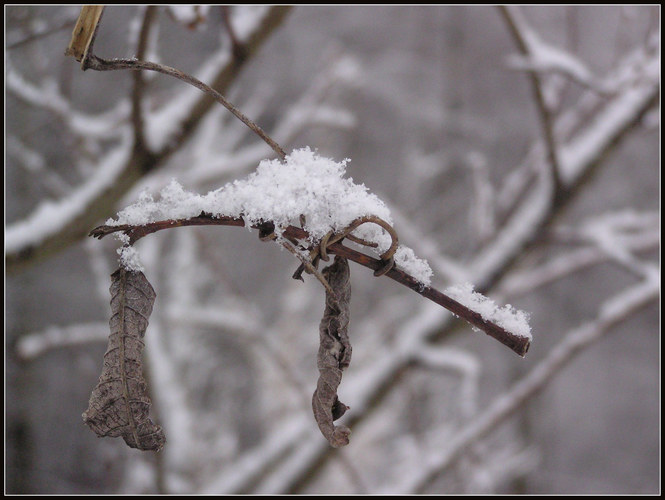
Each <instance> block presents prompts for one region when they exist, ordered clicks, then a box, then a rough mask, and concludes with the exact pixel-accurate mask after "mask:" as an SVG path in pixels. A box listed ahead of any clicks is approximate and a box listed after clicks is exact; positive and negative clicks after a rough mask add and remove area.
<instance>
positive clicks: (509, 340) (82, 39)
mask: <svg viewBox="0 0 665 500" xmlns="http://www.w3.org/2000/svg"><path fill="white" fill-rule="evenodd" d="M87 9H93V8H92V7H84V8H83V9H82V10H81V19H85V18H86V16H90V15H91V12H92V14H94V15H96V17H93V20H94V24H93V25H90V23H88V24H87V25H85V26H86V29H83V28H82V29H81V30H79V31H77V30H75V31H74V34H73V36H72V41H71V42H70V48H68V50H67V54H68V55H73V56H74V57H76V59H77V60H79V61H80V62H81V68H82V69H83V70H86V69H93V70H97V71H113V70H120V69H131V70H148V71H156V72H158V73H163V74H165V75H168V76H172V77H174V78H177V79H179V80H182V81H183V82H185V83H188V84H190V85H192V86H194V87H196V88H197V89H199V90H201V91H202V92H204V93H205V94H207V95H209V96H211V97H213V98H214V99H215V100H216V101H217V102H219V103H220V104H222V105H223V106H224V107H225V108H226V109H228V110H229V111H230V112H231V113H232V114H233V115H234V116H235V117H236V118H238V119H239V120H240V121H242V122H243V123H244V124H245V125H247V127H249V129H250V130H252V131H253V132H254V133H255V134H256V135H258V136H259V137H260V138H261V139H263V140H264V141H265V142H266V143H267V144H268V145H269V146H270V147H271V148H272V149H273V151H275V153H277V156H278V157H279V158H280V159H281V160H284V159H285V158H286V154H285V153H284V150H283V149H282V147H281V146H280V145H279V144H277V143H276V142H275V141H274V140H273V139H272V138H271V137H269V136H268V134H266V133H265V132H264V131H263V130H262V129H261V128H260V127H259V126H258V125H256V124H255V123H254V122H253V121H252V120H250V119H249V118H248V117H247V116H245V115H244V114H243V113H242V112H241V111H240V110H238V109H237V108H236V107H235V106H234V105H233V104H231V103H230V102H229V101H228V100H227V99H226V98H225V97H224V96H223V95H222V94H221V93H219V92H218V91H216V90H215V89H213V88H211V87H210V86H208V85H206V84H205V83H203V82H201V81H200V80H198V79H197V78H194V77H193V76H191V75H188V74H186V73H183V72H182V71H180V70H178V69H175V68H171V67H169V66H165V65H162V64H157V63H153V62H149V61H141V60H138V59H112V60H106V59H102V58H100V57H97V56H96V55H94V54H93V47H94V38H95V34H96V31H97V28H98V24H97V23H98V21H99V19H100V18H101V11H99V12H98V11H96V10H92V11H90V10H87ZM148 16H149V14H148V12H146V17H145V18H144V23H143V27H142V32H141V35H142V37H141V40H143V38H144V37H145V33H144V28H146V25H147V24H149V19H148ZM223 16H224V21H225V23H226V25H227V29H228V31H229V36H230V38H231V41H232V44H233V46H234V49H235V50H234V53H237V52H238V50H237V48H238V46H239V44H238V41H237V38H236V37H235V34H234V32H233V29H232V27H231V23H230V19H229V16H228V12H227V11H224V12H223ZM86 30H87V31H86ZM77 44H78V45H83V46H84V49H83V50H80V49H79V50H77V51H74V50H71V47H72V46H77ZM135 84H136V86H135V93H136V92H137V88H138V89H139V90H140V79H137V80H135ZM135 104H136V103H135ZM137 113H138V112H137ZM135 116H140V115H135ZM238 222H241V223H242V225H243V226H244V222H243V221H242V220H239V219H236V218H219V219H216V218H212V217H211V216H207V215H205V214H202V215H201V216H199V217H195V218H193V219H187V220H175V221H159V222H155V223H152V224H147V225H145V226H140V228H135V227H125V226H100V227H98V228H96V229H94V230H93V231H92V232H91V233H90V235H91V236H95V237H98V238H102V237H103V236H104V235H106V234H109V233H110V232H116V231H125V232H126V233H127V234H129V235H130V244H133V243H134V242H136V241H137V240H138V239H139V238H141V237H143V236H145V235H147V234H150V233H152V232H155V231H159V230H161V229H167V228H172V227H180V226H189V225H201V224H206V225H207V224H213V225H214V224H219V225H239V224H238ZM373 222H375V223H376V222H377V221H376V220H374V221H373ZM382 222H383V221H382ZM380 225H382V226H383V227H384V228H385V229H386V230H388V232H390V233H391V236H392V237H393V246H392V247H391V249H390V250H391V251H390V254H389V255H388V254H387V253H386V254H384V255H382V259H380V260H377V259H373V258H372V257H369V256H367V255H365V254H362V253H360V252H357V251H355V250H352V249H350V248H348V247H345V246H343V245H341V241H342V239H343V238H344V237H345V236H348V232H350V231H348V232H347V234H345V235H344V236H341V237H339V238H338V241H335V242H330V243H329V242H327V241H326V243H325V244H324V245H322V246H321V248H322V249H323V250H322V253H323V254H324V255H325V252H326V251H327V250H329V251H330V252H331V253H335V254H337V255H339V256H342V257H346V258H348V259H350V260H353V261H354V262H356V263H358V264H361V265H363V266H365V267H369V268H370V269H373V270H374V271H375V275H377V276H380V275H383V274H386V275H387V276H389V277H391V278H392V279H394V280H395V281H397V282H399V283H401V284H403V285H405V286H407V287H409V288H411V289H412V290H414V291H416V292H418V293H419V294H420V295H422V296H423V297H426V298H428V299H430V300H432V301H433V302H436V303H437V304H439V305H441V306H443V307H445V308H446V309H448V310H450V311H451V312H453V313H454V314H456V315H457V316H459V317H461V318H463V319H465V320H466V321H468V322H469V323H471V324H472V325H473V326H475V327H477V328H480V329H481V330H483V331H484V332H486V333H487V334H488V335H490V336H491V337H494V338H495V339H497V340H498V341H499V342H501V343H503V344H504V345H506V346H508V347H510V348H511V349H512V350H513V351H515V352H516V353H517V354H519V355H520V356H524V355H525V354H526V352H527V351H528V349H529V340H528V339H527V338H524V337H518V336H515V335H513V334H512V333H510V332H508V331H506V330H504V329H503V328H501V327H500V326H498V325H496V324H494V323H491V322H489V321H486V320H484V319H483V318H482V317H481V316H480V314H478V313H476V312H474V311H472V310H470V309H468V308H467V307H465V306H463V305H462V304H460V303H459V302H457V301H455V300H453V299H451V298H450V297H448V296H447V295H445V294H443V293H441V292H439V291H438V290H436V289H434V288H432V287H429V286H423V284H422V283H420V282H419V281H417V280H416V279H415V278H413V277H412V276H410V275H409V274H407V273H405V272H404V271H401V270H399V269H396V268H395V267H394V265H392V260H391V261H390V262H386V259H388V258H389V259H392V255H393V253H394V252H395V250H396V246H397V235H396V234H395V233H394V230H392V228H386V224H385V223H383V224H380ZM299 231H300V232H302V233H301V234H298V233H299ZM283 236H284V238H286V239H287V240H290V239H292V240H302V239H306V238H307V237H308V236H309V235H308V234H307V233H306V232H305V231H304V230H302V229H300V228H296V227H294V226H289V227H288V228H286V229H285V230H284V233H283ZM271 239H272V238H271ZM280 243H281V244H282V246H284V247H285V248H287V249H288V250H290V251H291V250H293V249H292V248H290V245H289V244H288V243H287V242H285V241H283V240H280ZM309 250H310V251H312V250H314V249H313V248H311V249H309ZM294 253H295V252H294ZM301 260H302V262H303V266H304V267H305V268H306V269H307V270H308V271H309V272H311V273H312V274H314V275H315V276H316V277H317V279H318V280H319V281H320V282H321V283H322V284H323V285H324V287H325V288H326V290H328V292H330V287H329V285H328V284H327V282H326V280H325V279H323V278H322V276H321V275H320V273H319V272H318V271H317V270H316V266H312V265H311V262H309V261H307V260H305V259H301ZM297 276H298V271H297V272H296V277H297Z"/></svg>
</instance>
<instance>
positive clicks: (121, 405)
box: [83, 268, 166, 451]
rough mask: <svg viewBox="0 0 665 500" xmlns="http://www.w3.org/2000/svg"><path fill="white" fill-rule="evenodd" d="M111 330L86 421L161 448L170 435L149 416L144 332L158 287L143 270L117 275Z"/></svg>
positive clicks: (103, 431)
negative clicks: (143, 362)
mask: <svg viewBox="0 0 665 500" xmlns="http://www.w3.org/2000/svg"><path fill="white" fill-rule="evenodd" d="M110 291H111V313H112V315H111V320H110V321H109V324H110V327H111V333H110V335H109V343H108V349H107V350H106V354H104V366H103V368H102V374H101V376H100V377H99V383H98V384H97V386H96V387H95V388H94V389H93V390H92V394H91V396H90V402H89V405H88V409H87V410H86V411H85V412H84V413H83V421H84V422H85V423H86V424H87V425H88V427H90V428H91V429H92V430H93V431H94V433H95V434H97V436H99V437H105V436H109V437H118V436H122V437H123V439H124V440H125V442H126V443H127V444H128V445H129V446H130V447H132V448H138V449H140V450H154V451H159V450H161V449H162V447H163V446H164V443H165V442H166V438H165V436H164V432H163V431H162V428H161V427H160V426H159V425H155V424H154V423H153V422H152V421H151V420H150V418H149V416H148V413H149V411H150V405H151V402H150V398H148V396H147V394H146V390H147V384H146V382H145V379H144V378H143V364H142V353H143V345H144V344H143V336H144V335H145V331H146V328H147V327H148V318H149V317H150V313H152V306H153V304H154V302H155V297H156V294H155V291H154V289H153V288H152V285H150V282H149V281H148V280H147V278H146V277H145V275H144V274H143V273H141V272H136V271H128V270H125V269H123V268H120V269H118V270H117V271H116V272H114V273H113V274H112V275H111V288H110Z"/></svg>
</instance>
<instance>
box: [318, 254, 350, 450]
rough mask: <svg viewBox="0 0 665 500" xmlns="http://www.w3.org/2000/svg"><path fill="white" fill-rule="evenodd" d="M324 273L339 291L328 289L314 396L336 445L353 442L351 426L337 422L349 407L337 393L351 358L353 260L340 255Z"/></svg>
mask: <svg viewBox="0 0 665 500" xmlns="http://www.w3.org/2000/svg"><path fill="white" fill-rule="evenodd" d="M322 274H323V276H324V278H325V279H326V281H328V283H329V284H330V287H331V289H332V290H333V291H334V292H335V293H334V294H333V293H330V291H326V307H325V310H324V312H323V318H322V319H321V323H320V325H319V339H320V344H319V352H318V356H317V367H318V369H319V380H318V382H317V384H316V390H315V391H314V395H313V397H312V409H313V410H314V418H315V419H316V423H317V424H318V426H319V429H320V430H321V433H322V434H323V436H324V437H325V438H326V439H327V440H328V442H329V443H330V444H331V445H332V446H334V447H335V448H338V447H340V446H345V445H347V444H349V434H350V433H351V431H350V430H349V428H348V427H346V426H344V425H340V426H335V425H334V424H333V422H334V421H335V420H337V419H338V418H340V417H341V416H342V415H344V413H345V412H346V410H347V409H348V407H347V406H346V405H345V404H344V403H342V402H341V401H340V400H339V398H338V397H337V388H338V387H339V384H340V382H341V381H342V371H343V370H344V369H346V368H347V367H348V366H349V363H350V362H351V343H350V342H349V335H348V329H349V312H350V302H351V282H350V271H349V264H348V262H347V260H346V259H345V258H343V257H340V256H336V257H335V261H334V262H333V263H332V264H331V265H330V266H328V267H326V268H325V269H323V271H322Z"/></svg>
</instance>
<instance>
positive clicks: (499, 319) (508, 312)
mask: <svg viewBox="0 0 665 500" xmlns="http://www.w3.org/2000/svg"><path fill="white" fill-rule="evenodd" d="M444 293H445V294H446V295H448V296H449V297H450V298H452V299H455V300H456V301H457V302H459V303H460V304H462V305H463V306H466V307H468V308H469V309H471V310H472V311H475V312H477V313H478V314H480V316H481V317H482V318H483V319H484V320H486V321H491V322H492V323H495V324H497V325H499V326H500V327H501V328H503V329H504V330H506V331H508V332H511V333H513V334H514V335H516V336H518V337H525V338H527V339H529V340H531V338H532V337H531V327H530V326H529V315H528V314H527V313H525V312H524V311H520V310H519V309H515V308H514V307H513V306H511V305H510V304H508V305H506V306H504V307H501V308H500V307H498V306H497V305H496V304H495V303H494V301H493V300H491V299H489V298H487V297H485V296H484V295H483V294H481V293H478V292H474V291H473V285H472V284H471V283H464V284H462V285H453V286H451V287H448V288H446V290H445V291H444Z"/></svg>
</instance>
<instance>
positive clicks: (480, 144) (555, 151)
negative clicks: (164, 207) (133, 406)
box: [5, 5, 660, 494]
mask: <svg viewBox="0 0 665 500" xmlns="http://www.w3.org/2000/svg"><path fill="white" fill-rule="evenodd" d="M78 10H79V8H78V7H76V8H74V7H55V6H42V7H36V6H18V5H17V6H8V7H7V8H6V10H5V14H6V29H7V37H6V46H5V50H6V66H7V71H6V102H7V104H6V121H7V126H6V132H5V134H6V137H5V138H6V144H7V155H6V156H7V158H6V169H5V172H6V192H5V195H6V223H7V227H6V247H5V252H6V269H7V271H9V272H10V274H9V275H8V276H7V284H6V292H7V297H6V304H5V306H6V311H7V312H6V344H7V353H6V369H5V370H6V373H5V380H6V415H5V416H6V440H7V442H6V449H7V452H6V462H7V465H6V478H7V487H6V489H7V492H8V493H58V494H76V493H130V494H140V493H171V494H187V493H217V494H218V493H255V494H260V493H296V492H297V493H330V494H345V493H347V494H354V493H355V494H357V493H382V492H383V493H402V494H410V493H417V492H422V493H437V494H439V493H455V494H460V493H544V492H545V493H551V494H557V493H579V494H585V493H594V494H620V493H649V494H653V493H657V492H658V491H659V477H660V470H659V466H658V465H659V460H658V457H659V451H660V450H659V446H658V445H657V443H659V414H660V413H659V408H660V398H659V384H660V382H659V381H660V374H659V370H660V364H659V336H658V331H659V321H658V320H659V303H658V299H659V289H660V277H659V276H660V264H659V259H658V256H659V249H660V211H659V197H660V188H659V186H660V162H659V137H660V134H659V131H660V113H659V99H660V95H659V89H660V85H659V82H660V52H659V49H660V26H659V21H658V20H659V14H660V12H659V7H651V6H624V7H622V6H574V7H573V6H569V7H563V6H541V7H522V8H517V9H516V8H509V9H508V10H507V11H506V14H507V16H502V15H501V14H500V12H499V11H498V10H497V9H495V8H491V7H483V6H475V7H474V6H457V7H447V6H434V7H432V6H418V7H407V6H403V7H399V6H385V7H351V6H346V7H339V6H328V7H315V6H310V7H298V8H295V9H292V12H291V13H290V14H289V16H288V17H287V16H286V12H287V10H286V9H283V8H280V7H260V6H235V7H224V8H221V9H220V8H219V7H213V6H191V5H188V6H169V7H141V6H139V7H133V6H124V7H123V6H108V7H106V9H105V12H104V22H103V23H102V24H103V25H102V28H101V29H100V32H99V34H98V37H97V39H96V45H95V51H96V52H98V53H99V54H113V55H116V54H121V55H122V56H123V57H132V56H136V57H137V58H145V59H148V60H151V61H156V62H160V63H165V64H168V65H170V66H173V67H177V68H182V69H183V71H186V72H188V73H190V74H193V75H195V76H196V77H197V78H198V79H199V80H201V81H203V82H206V83H212V87H214V88H215V89H217V90H218V91H220V92H222V93H223V94H224V95H227V96H228V97H229V99H230V100H231V101H232V102H234V103H237V104H238V107H239V108H240V109H243V111H244V112H245V113H246V114H247V115H248V116H251V117H252V118H253V119H254V120H256V121H257V123H261V125H262V127H265V130H266V131H267V132H268V133H269V134H270V135H271V136H272V137H274V138H275V140H276V141H277V142H278V143H279V144H281V145H283V146H284V147H285V149H286V150H287V151H289V150H291V149H292V148H294V147H301V146H305V145H309V146H311V147H313V148H318V149H319V150H320V152H321V154H323V155H325V156H329V157H332V158H335V159H337V160H340V159H342V158H346V157H349V158H351V159H352V161H351V162H350V163H349V176H351V177H353V178H354V181H356V182H358V183H360V182H362V183H365V185H366V186H367V187H368V188H369V189H370V190H371V191H372V192H375V193H376V194H377V195H379V196H380V197H381V198H382V199H383V200H386V202H387V203H388V205H389V206H390V208H391V211H392V213H393V215H394V222H395V224H394V227H395V229H396V231H397V232H398V234H399V235H400V239H401V240H403V241H404V242H405V243H406V244H407V245H409V246H411V247H412V248H413V249H414V250H415V252H416V254H417V255H419V256H421V257H424V258H427V259H428V261H429V262H430V264H431V265H432V268H433V269H434V271H435V276H434V282H433V286H436V287H443V288H445V287H446V286H448V285H451V284H453V283H463V282H465V281H470V282H473V283H474V284H476V287H477V289H479V290H481V291H483V292H486V293H487V292H491V293H490V296H491V297H492V298H493V299H495V300H496V301H498V302H503V303H508V302H510V303H513V304H514V305H515V306H516V307H518V308H520V309H523V310H527V311H531V312H532V316H531V324H532V329H533V331H534V332H538V336H537V337H536V338H535V339H534V347H533V348H532V349H531V351H530V352H529V356H528V357H527V358H526V359H524V360H522V359H519V358H517V357H515V356H514V355H511V353H509V352H507V351H506V350H505V349H504V348H503V347H501V346H496V344H495V343H492V342H487V340H486V338H484V337H485V336H484V335H476V334H474V333H473V332H471V331H470V330H469V329H468V327H467V326H466V323H464V322H461V321H459V320H456V319H455V318H453V317H452V315H450V314H449V313H448V312H446V311H445V310H443V309H441V308H440V307H438V306H437V305H435V304H429V303H427V301H423V300H422V299H421V298H420V297H417V296H415V294H412V293H411V292H410V291H408V290H403V288H404V287H400V286H394V285H392V284H390V281H389V280H384V281H381V282H378V281H377V280H366V279H355V280H353V276H354V273H353V272H352V273H351V274H352V280H353V282H352V288H353V293H354V299H353V301H352V311H351V325H350V336H351V341H352V343H353V346H354V347H353V356H354V360H353V364H352V366H351V367H350V368H349V369H348V370H347V371H346V372H345V375H344V383H343V384H342V386H340V398H341V399H342V400H343V401H344V402H345V403H346V404H348V405H349V406H350V407H351V410H350V412H349V413H348V414H347V415H345V416H344V417H343V418H342V419H341V420H340V421H341V422H342V423H343V424H344V425H346V426H348V427H350V428H351V430H352V432H353V434H352V441H351V444H350V446H349V447H348V448H347V449H344V450H333V449H331V448H330V447H329V446H328V444H327V443H326V441H325V439H323V438H322V437H321V435H320V433H319V431H318V429H317V428H316V424H315V423H313V422H312V419H311V415H310V408H309V404H310V401H311V394H312V391H313V390H314V385H315V384H314V382H315V380H316V376H317V369H316V349H317V343H318V336H317V331H318V322H319V318H320V315H321V312H322V309H323V307H322V303H323V292H322V290H321V287H320V286H318V284H317V283H315V282H314V280H312V279H311V278H310V279H306V282H305V283H304V284H303V283H300V282H296V281H294V280H291V278H290V275H291V271H292V267H293V265H292V264H293V262H292V257H291V256H290V255H289V254H288V253H287V252H275V248H274V247H272V246H269V245H256V244H255V235H251V234H249V233H247V234H246V233H245V232H243V231H234V232H233V234H234V236H233V237H232V238H229V237H227V236H225V235H228V232H229V231H228V230H224V229H220V230H219V231H216V230H215V229H214V228H182V229H178V231H168V232H162V233H160V234H156V235H153V236H152V237H151V238H145V239H144V240H142V241H141V242H140V243H138V244H137V245H138V247H139V250H140V253H141V259H142V261H143V263H144V265H145V267H146V271H145V273H146V275H147V276H148V277H149V279H150V281H151V283H152V284H153V286H154V288H155V290H157V293H158V297H157V300H156V303H155V308H154V312H153V315H152V317H151V320H150V326H149V327H148V331H147V334H146V343H147V346H146V351H145V353H146V356H147V360H146V361H147V363H146V366H147V367H148V370H147V373H146V377H147V378H149V385H150V387H151V391H152V393H151V394H150V397H151V399H152V400H153V403H154V405H153V406H154V407H155V409H156V410H157V411H158V414H159V420H160V424H162V425H163V427H164V428H165V432H166V433H167V435H168V436H169V442H168V443H167V445H166V447H165V448H164V450H163V451H162V452H161V453H160V454H159V455H158V456H157V457H155V456H151V455H146V454H139V453H137V452H134V453H132V450H128V449H125V447H124V444H123V443H118V442H116V441H115V440H110V442H102V441H101V440H98V439H96V438H95V437H94V436H91V435H89V434H90V433H89V431H88V430H87V429H85V427H84V425H83V424H82V422H81V420H80V419H81V412H82V411H83V410H84V409H85V406H86V404H87V400H88V396H89V392H90V388H91V387H93V386H94V385H95V383H96V380H97V377H98V374H99V363H100V360H101V359H102V356H103V354H104V349H105V344H106V335H107V328H108V327H107V326H106V327H105V326H104V325H106V324H107V323H106V322H107V320H108V276H109V274H110V273H111V272H112V270H113V269H114V268H115V267H117V262H116V261H117V255H116V253H115V250H116V249H115V245H114V244H113V242H111V243H110V244H108V245H107V244H106V243H105V241H104V242H98V241H94V244H90V243H88V242H85V241H84V240H85V235H86V234H87V233H88V232H89V231H90V230H91V229H92V228H93V227H95V226H97V225H99V224H102V223H104V221H105V220H106V219H107V218H108V217H110V216H112V215H114V213H115V212H116V211H117V210H118V209H119V208H121V207H122V206H124V205H126V204H128V203H131V202H133V201H135V200H136V198H137V197H138V195H139V193H140V192H141V191H147V192H149V193H157V192H159V190H160V189H161V188H162V187H163V186H165V185H166V184H167V183H168V182H169V181H170V179H171V178H172V177H176V178H177V179H178V180H179V182H180V183H181V184H182V185H183V186H185V187H186V188H187V189H189V190H192V191H197V192H201V193H205V192H207V191H209V190H210V189H215V188H218V187H220V186H221V185H223V184H224V183H225V182H229V181H232V180H234V179H237V178H240V177H242V176H243V175H245V174H246V173H248V172H250V171H252V170H253V169H254V168H255V167H256V165H257V164H258V162H259V161H260V160H261V159H263V158H266V157H269V156H270V155H271V150H270V148H269V147H268V146H267V145H266V144H264V143H262V142H260V141H258V140H257V139H256V137H254V136H253V135H252V134H251V132H249V131H248V130H247V129H246V128H245V127H244V126H243V125H242V124H240V123H235V122H236V120H234V119H233V117H230V116H229V114H228V112H227V111H226V110H225V109H222V108H221V107H220V106H218V105H213V101H212V100H211V99H210V98H208V97H206V96H202V95H201V94H200V93H199V92H198V91H197V90H195V89H191V90H190V89H188V88H183V87H184V86H183V85H182V84H181V83H180V82H173V83H171V82H167V81H165V80H169V79H164V78H154V77H151V76H150V75H143V77H140V76H138V75H140V73H139V72H136V73H134V74H127V75H123V74H122V73H123V72H112V73H95V72H86V73H81V72H80V70H79V68H78V66H77V65H76V64H72V60H71V59H68V58H65V57H64V56H63V55H62V50H63V48H64V47H65V46H66V44H67V41H68V40H69V36H70V34H71V27H72V26H73V22H74V20H75V19H76V16H77V14H78ZM396 19H398V20H399V22H396V21H395V20H396ZM507 20H508V21H509V24H506V21H507ZM511 20H512V21H511ZM229 26H232V30H231V31H229V29H228V28H229ZM511 26H512V27H511ZM111 27H113V28H111ZM278 27H279V29H277V28H278ZM58 28H60V29H58ZM107 28H108V29H107ZM517 40H522V42H523V44H522V49H520V44H519V42H518V44H517V45H516V41H517ZM239 47H242V48H243V50H239ZM259 49H260V50H259ZM516 70H517V71H516ZM524 72H526V73H524ZM534 78H535V79H536V81H537V85H538V89H539V92H540V96H539V97H537V98H536V97H534V90H533V88H534V87H533V84H534V83H533V82H534V80H533V79H534ZM536 100H540V106H541V108H542V109H541V112H536V113H534V109H538V106H539V104H538V102H536ZM543 109H544V110H545V111H546V115H544V114H542V111H543ZM543 120H545V121H546V122H547V127H543V124H544V122H543ZM544 128H547V130H549V132H545V133H544V132H543V130H544ZM552 156H554V158H555V161H554V162H552V161H551V159H552ZM553 168H554V170H553ZM553 173H554V174H557V177H558V179H555V176H554V175H553ZM167 233H171V234H167ZM245 238H251V241H249V240H247V239H245ZM248 249H251V253H249V252H248ZM357 274H360V273H357ZM378 283H381V286H380V287H377V284H378ZM513 358H515V359H513ZM626 428H631V429H636V428H637V429H639V432H634V433H626V432H625V429H626Z"/></svg>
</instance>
